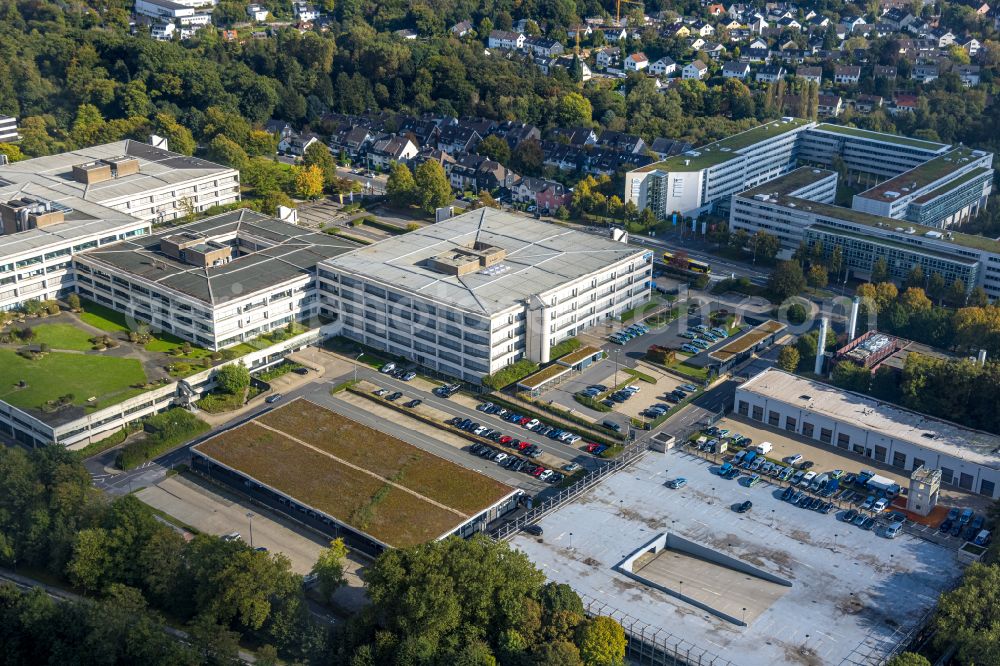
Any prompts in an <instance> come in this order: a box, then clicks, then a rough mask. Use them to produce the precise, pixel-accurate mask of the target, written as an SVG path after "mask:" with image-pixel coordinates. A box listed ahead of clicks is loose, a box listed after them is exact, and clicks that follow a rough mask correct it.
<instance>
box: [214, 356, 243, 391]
mask: <svg viewBox="0 0 1000 666" xmlns="http://www.w3.org/2000/svg"><path fill="white" fill-rule="evenodd" d="M215 383H216V386H218V387H219V389H220V390H222V391H225V392H226V393H229V394H232V395H242V394H243V393H244V392H245V391H246V390H247V389H248V388H250V371H249V370H247V366H245V365H243V362H242V361H240V362H239V363H230V364H229V365H224V366H222V367H221V368H219V369H218V370H216V371H215Z"/></svg>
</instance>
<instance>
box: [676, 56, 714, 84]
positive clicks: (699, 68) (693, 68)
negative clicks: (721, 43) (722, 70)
mask: <svg viewBox="0 0 1000 666" xmlns="http://www.w3.org/2000/svg"><path fill="white" fill-rule="evenodd" d="M707 75H708V65H706V64H705V63H703V62H702V61H701V60H695V61H694V62H689V63H688V64H686V65H684V69H683V70H681V76H682V77H683V78H685V79H696V80H699V81H700V80H701V79H703V78H705V76H707Z"/></svg>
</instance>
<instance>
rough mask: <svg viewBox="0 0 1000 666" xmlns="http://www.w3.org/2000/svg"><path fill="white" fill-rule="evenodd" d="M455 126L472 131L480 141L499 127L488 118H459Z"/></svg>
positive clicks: (498, 124)
mask: <svg viewBox="0 0 1000 666" xmlns="http://www.w3.org/2000/svg"><path fill="white" fill-rule="evenodd" d="M455 125H456V126H458V127H464V128H466V129H471V130H474V131H475V132H476V134H478V135H479V136H480V139H482V138H484V137H487V136H489V135H490V134H492V133H493V132H494V131H496V128H497V127H499V126H500V123H498V122H497V121H495V120H491V119H490V118H473V117H467V118H461V119H460V120H459V121H458V122H457V123H455Z"/></svg>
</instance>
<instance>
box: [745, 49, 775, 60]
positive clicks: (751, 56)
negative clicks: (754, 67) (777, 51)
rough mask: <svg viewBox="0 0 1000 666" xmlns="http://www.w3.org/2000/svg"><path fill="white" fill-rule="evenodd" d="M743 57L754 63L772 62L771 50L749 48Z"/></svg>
mask: <svg viewBox="0 0 1000 666" xmlns="http://www.w3.org/2000/svg"><path fill="white" fill-rule="evenodd" d="M741 57H743V58H745V59H746V60H747V61H748V62H752V63H761V62H771V50H770V49H766V48H763V49H753V48H748V49H747V50H746V51H745V52H743V53H742V54H741Z"/></svg>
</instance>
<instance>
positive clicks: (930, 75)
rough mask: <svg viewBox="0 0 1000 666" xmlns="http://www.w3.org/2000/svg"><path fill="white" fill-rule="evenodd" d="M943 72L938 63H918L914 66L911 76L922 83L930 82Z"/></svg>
mask: <svg viewBox="0 0 1000 666" xmlns="http://www.w3.org/2000/svg"><path fill="white" fill-rule="evenodd" d="M940 73H941V68H940V67H938V65H937V63H917V64H915V65H914V66H913V72H912V73H911V74H910V78H911V79H913V80H914V81H920V82H921V83H930V82H931V81H933V80H934V79H936V78H937V77H938V75H939V74H940Z"/></svg>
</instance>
